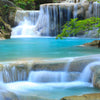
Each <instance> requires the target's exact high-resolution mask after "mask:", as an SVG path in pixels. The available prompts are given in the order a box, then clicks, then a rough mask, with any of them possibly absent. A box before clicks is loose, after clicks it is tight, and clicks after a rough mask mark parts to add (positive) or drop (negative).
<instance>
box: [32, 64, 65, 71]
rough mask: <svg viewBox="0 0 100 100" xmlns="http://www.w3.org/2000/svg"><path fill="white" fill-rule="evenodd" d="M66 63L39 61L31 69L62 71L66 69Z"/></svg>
mask: <svg viewBox="0 0 100 100" xmlns="http://www.w3.org/2000/svg"><path fill="white" fill-rule="evenodd" d="M65 65H66V63H38V64H34V65H33V67H32V69H31V70H50V71H61V70H64V67H65Z"/></svg>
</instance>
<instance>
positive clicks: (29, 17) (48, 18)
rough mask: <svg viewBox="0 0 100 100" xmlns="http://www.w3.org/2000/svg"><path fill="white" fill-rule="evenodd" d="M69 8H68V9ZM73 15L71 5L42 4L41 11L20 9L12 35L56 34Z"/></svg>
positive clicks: (36, 35)
mask: <svg viewBox="0 0 100 100" xmlns="http://www.w3.org/2000/svg"><path fill="white" fill-rule="evenodd" d="M67 8H68V9H67ZM70 17H71V9H70V7H69V6H68V7H67V6H66V5H64V7H62V5H57V4H55V5H49V4H48V5H41V6H40V11H23V10H18V11H17V13H16V17H15V24H16V23H17V24H18V26H16V27H15V28H13V29H12V35H11V36H12V37H38V36H56V35H57V34H58V33H60V32H61V30H62V25H64V24H65V23H66V21H69V20H70Z"/></svg>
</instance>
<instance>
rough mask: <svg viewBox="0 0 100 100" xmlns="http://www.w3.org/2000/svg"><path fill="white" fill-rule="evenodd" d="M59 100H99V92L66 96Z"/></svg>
mask: <svg viewBox="0 0 100 100" xmlns="http://www.w3.org/2000/svg"><path fill="white" fill-rule="evenodd" d="M61 100H100V93H93V94H85V95H81V96H68V97H64V98H62V99H61Z"/></svg>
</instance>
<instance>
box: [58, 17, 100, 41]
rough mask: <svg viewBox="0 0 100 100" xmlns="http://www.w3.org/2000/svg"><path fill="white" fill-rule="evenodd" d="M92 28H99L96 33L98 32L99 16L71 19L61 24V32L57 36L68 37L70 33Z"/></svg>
mask: <svg viewBox="0 0 100 100" xmlns="http://www.w3.org/2000/svg"><path fill="white" fill-rule="evenodd" d="M93 28H99V29H98V34H99V33H100V18H95V17H91V18H88V19H84V20H78V19H77V18H76V19H71V21H69V22H67V23H66V24H65V25H64V26H63V30H62V33H61V34H59V35H58V36H57V38H61V39H62V38H63V37H68V36H70V35H71V34H73V35H76V34H77V33H79V32H87V31H89V30H93Z"/></svg>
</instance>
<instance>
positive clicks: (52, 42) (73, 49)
mask: <svg viewBox="0 0 100 100" xmlns="http://www.w3.org/2000/svg"><path fill="white" fill-rule="evenodd" d="M93 40H95V39H84V38H66V39H63V40H60V39H58V40H56V39H55V38H12V39H9V40H0V61H8V60H19V59H28V58H62V57H76V56H83V55H91V54H99V53H100V49H97V48H91V47H78V45H82V44H84V43H87V42H91V41H93Z"/></svg>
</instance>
